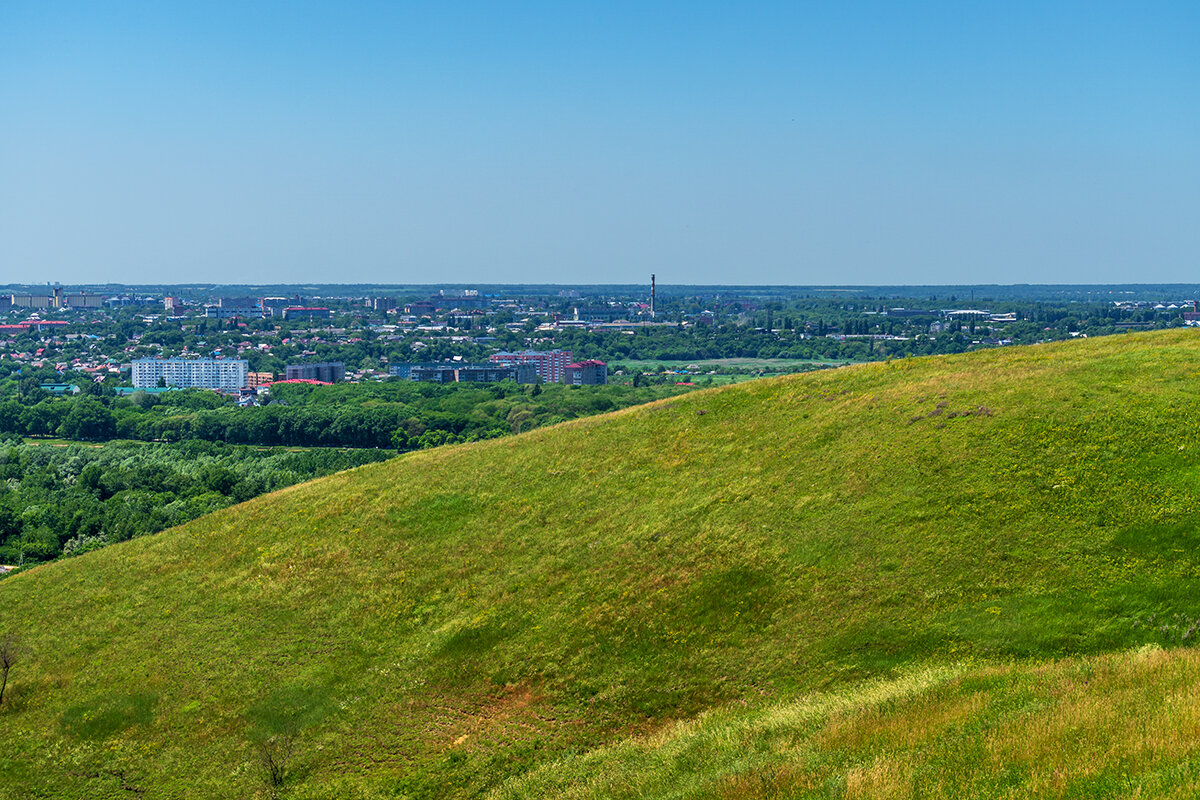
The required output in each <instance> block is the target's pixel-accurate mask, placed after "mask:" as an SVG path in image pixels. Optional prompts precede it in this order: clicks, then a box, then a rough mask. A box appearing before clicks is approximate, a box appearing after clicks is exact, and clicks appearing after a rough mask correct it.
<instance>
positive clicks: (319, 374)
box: [283, 361, 346, 383]
mask: <svg viewBox="0 0 1200 800" xmlns="http://www.w3.org/2000/svg"><path fill="white" fill-rule="evenodd" d="M283 378H284V380H288V381H295V380H301V381H321V382H322V383H339V382H341V381H343V380H345V378H346V365H345V364H343V363H342V362H341V361H325V362H322V363H320V364H288V366H287V368H286V370H285V372H284V376H283Z"/></svg>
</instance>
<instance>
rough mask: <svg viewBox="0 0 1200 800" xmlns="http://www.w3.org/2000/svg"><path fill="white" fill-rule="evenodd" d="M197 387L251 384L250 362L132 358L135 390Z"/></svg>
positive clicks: (240, 387)
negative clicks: (164, 387)
mask: <svg viewBox="0 0 1200 800" xmlns="http://www.w3.org/2000/svg"><path fill="white" fill-rule="evenodd" d="M159 378H162V379H163V381H164V382H165V383H166V384H167V386H179V387H189V386H194V387H196V388H199V389H226V390H235V389H244V388H246V387H247V386H249V385H250V362H248V361H246V360H245V359H234V358H137V359H134V361H133V385H134V387H135V388H137V389H151V388H153V387H155V386H158V381H159Z"/></svg>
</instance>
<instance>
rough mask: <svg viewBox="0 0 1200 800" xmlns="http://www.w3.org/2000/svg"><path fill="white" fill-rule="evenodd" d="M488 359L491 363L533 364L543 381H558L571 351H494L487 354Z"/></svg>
mask: <svg viewBox="0 0 1200 800" xmlns="http://www.w3.org/2000/svg"><path fill="white" fill-rule="evenodd" d="M488 361H490V362H492V363H493V364H533V366H534V367H535V368H536V369H537V375H538V378H540V379H541V380H542V382H543V383H558V382H560V381H561V380H562V379H563V374H564V373H565V372H566V369H567V365H568V364H570V363H571V353H570V351H567V350H522V351H521V352H519V353H496V354H494V355H492V356H489V357H488Z"/></svg>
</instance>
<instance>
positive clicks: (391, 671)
mask: <svg viewBox="0 0 1200 800" xmlns="http://www.w3.org/2000/svg"><path fill="white" fill-rule="evenodd" d="M1198 500H1200V335H1198V334H1196V333H1195V332H1192V331H1187V330H1183V331H1172V332H1163V333H1154V334H1145V335H1137V336H1121V337H1110V338H1104V339H1093V340H1088V341H1076V342H1068V343H1063V344H1055V345H1040V346H1035V347H1029V348H1009V349H1003V350H991V351H985V352H978V353H972V354H968V355H964V356H953V357H944V358H929V359H912V360H903V361H894V362H888V363H876V364H866V365H861V366H855V367H849V368H845V369H840V370H835V371H828V372H821V373H811V374H805V375H798V376H789V377H784V378H779V379H772V380H763V381H756V382H752V383H748V384H741V385H737V386H730V387H725V388H720V389H715V390H711V391H704V392H697V393H693V394H689V395H686V396H682V397H678V398H672V399H670V400H665V401H661V402H658V403H655V404H652V405H650V406H643V407H638V408H633V409H627V410H625V411H620V412H616V413H614V414H609V415H606V416H603V417H593V418H589V419H583V420H578V421H574V422H569V423H565V424H562V425H559V426H556V427H553V428H547V429H542V430H537V431H533V432H531V433H528V434H524V435H521V436H517V437H513V438H510V439H501V440H495V441H488V442H481V443H476V444H469V445H461V446H454V447H446V448H438V449H435V450H430V451H424V452H419V453H413V454H411V455H407V456H404V457H402V458H399V459H396V460H393V461H389V462H386V463H382V464H377V465H370V466H365V467H361V468H359V469H356V470H352V471H349V472H344V473H339V474H337V475H334V476H330V477H328V478H324V479H321V480H318V481H314V482H311V483H307V484H303V485H299V486H294V487H291V488H289V489H285V490H283V491H280V492H276V493H274V494H271V495H266V496H262V497H259V498H257V499H255V500H252V501H250V502H248V503H244V504H242V505H239V506H235V507H233V508H230V509H226V510H224V511H220V512H217V513H215V514H212V515H210V516H207V517H203V518H201V519H198V520H195V521H193V522H191V523H188V524H186V525H184V526H182V527H179V528H176V529H172V530H170V531H167V532H165V533H162V534H159V535H156V536H152V537H146V538H142V539H137V540H134V541H130V542H126V543H124V544H120V545H115V546H112V547H109V548H106V549H104V550H102V551H98V552H95V553H91V554H88V555H85V556H81V557H79V558H74V559H69V560H66V561H62V562H58V563H54V564H51V565H47V566H45V567H40V568H38V569H35V570H32V571H29V572H26V573H22V574H18V575H16V576H13V577H11V578H7V579H5V580H3V581H0V637H2V636H3V635H4V634H5V633H14V634H16V635H17V636H18V637H19V641H20V643H21V645H22V646H23V648H24V652H23V658H22V660H20V661H18V662H17V664H16V666H14V667H13V670H12V673H11V677H10V682H9V686H8V689H7V691H6V693H5V696H4V703H3V706H0V798H17V797H20V798H24V797H77V798H116V797H132V796H141V797H147V798H149V797H196V798H209V797H256V796H258V797H268V796H271V794H272V793H277V794H278V795H279V796H281V797H288V798H333V797H339V798H340V797H350V798H373V797H412V798H416V797H453V796H463V797H468V796H469V797H474V796H489V797H493V798H509V797H547V796H551V797H553V796H558V797H572V798H574V797H579V798H584V797H587V798H592V797H594V798H602V797H639V798H640V797H663V798H667V797H671V798H722V797H730V798H732V797H763V798H767V797H888V796H895V797H910V796H925V797H947V798H951V797H995V796H1004V797H1080V798H1082V797H1128V796H1136V795H1138V793H1141V796H1146V797H1150V796H1153V797H1159V796H1171V795H1172V793H1174V794H1175V795H1177V796H1180V797H1189V796H1192V795H1193V793H1194V791H1195V787H1196V785H1197V783H1198V782H1200V748H1197V736H1198V731H1200V657H1197V656H1196V655H1195V654H1194V651H1193V650H1192V649H1191V648H1190V645H1191V643H1192V640H1193V637H1195V636H1196V635H1198V632H1200V524H1198V522H1197V520H1200V502H1198ZM264 755H270V756H271V757H272V758H273V759H274V760H275V761H276V763H277V764H279V763H281V764H282V773H283V774H282V776H281V778H280V781H279V784H280V785H279V786H278V787H275V788H272V787H271V786H270V780H269V779H268V771H267V770H266V769H265V768H264V766H263V762H264Z"/></svg>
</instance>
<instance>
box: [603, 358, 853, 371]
mask: <svg viewBox="0 0 1200 800" xmlns="http://www.w3.org/2000/svg"><path fill="white" fill-rule="evenodd" d="M855 363H861V362H855V361H847V360H841V361H827V360H825V359H813V358H709V359H704V360H702V361H697V360H694V359H689V360H672V359H665V358H659V359H640V360H626V361H616V362H613V366H614V367H616V368H617V369H641V370H646V369H656V368H658V367H659V366H660V365H661V366H664V367H667V368H668V369H685V368H687V367H689V366H691V365H693V364H695V365H696V366H698V367H700V368H701V369H704V370H709V369H720V368H721V367H735V368H739V369H761V370H776V371H779V370H789V369H796V368H802V367H840V366H845V365H847V364H855Z"/></svg>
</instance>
